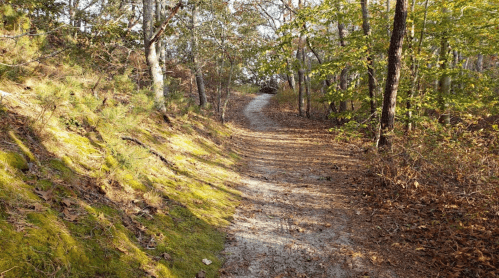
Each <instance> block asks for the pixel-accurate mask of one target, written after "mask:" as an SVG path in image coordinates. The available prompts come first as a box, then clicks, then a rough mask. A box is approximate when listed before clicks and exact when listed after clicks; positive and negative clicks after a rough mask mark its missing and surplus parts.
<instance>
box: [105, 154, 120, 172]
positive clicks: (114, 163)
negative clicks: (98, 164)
mask: <svg viewBox="0 0 499 278" xmlns="http://www.w3.org/2000/svg"><path fill="white" fill-rule="evenodd" d="M106 166H107V167H109V168H111V169H112V168H118V166H119V163H118V160H116V158H114V156H112V155H108V156H106Z"/></svg>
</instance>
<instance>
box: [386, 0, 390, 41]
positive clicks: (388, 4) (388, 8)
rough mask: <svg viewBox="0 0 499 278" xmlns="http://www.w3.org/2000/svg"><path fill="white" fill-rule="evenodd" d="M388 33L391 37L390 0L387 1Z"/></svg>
mask: <svg viewBox="0 0 499 278" xmlns="http://www.w3.org/2000/svg"><path fill="white" fill-rule="evenodd" d="M386 22H387V23H386V33H387V34H388V37H390V36H391V35H390V0H386Z"/></svg>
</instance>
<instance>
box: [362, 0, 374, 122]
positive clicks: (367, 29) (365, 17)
mask: <svg viewBox="0 0 499 278" xmlns="http://www.w3.org/2000/svg"><path fill="white" fill-rule="evenodd" d="M360 5H361V7H362V29H364V36H366V37H367V76H368V80H369V100H370V101H369V102H370V105H371V118H373V119H375V118H376V96H375V92H376V73H375V71H374V66H373V64H374V57H373V56H374V55H373V54H372V42H371V24H370V23H369V11H368V9H367V7H368V5H369V0H361V1H360Z"/></svg>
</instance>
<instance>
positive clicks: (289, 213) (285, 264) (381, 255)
mask: <svg viewBox="0 0 499 278" xmlns="http://www.w3.org/2000/svg"><path fill="white" fill-rule="evenodd" d="M253 97H254V98H253V99H251V102H249V101H250V97H248V96H246V97H241V96H239V97H236V100H235V101H234V102H235V103H234V104H233V106H235V107H233V108H232V111H238V112H236V113H235V114H233V115H231V121H233V122H235V123H236V126H237V125H239V128H236V132H235V134H234V135H233V136H234V137H235V138H234V141H235V142H236V143H235V144H236V148H237V149H238V150H239V152H240V154H241V157H242V162H241V163H242V166H241V172H242V175H243V177H244V179H243V183H242V185H241V186H240V188H239V189H240V190H241V192H242V196H243V199H242V202H241V205H240V206H239V208H238V209H237V211H236V214H235V216H234V219H233V222H232V225H231V226H230V227H229V231H228V241H227V244H226V247H225V250H224V255H225V257H226V262H225V264H224V267H223V269H222V270H221V277H280V278H284V277H421V275H422V276H426V274H428V273H426V274H423V273H418V272H417V271H416V270H410V268H411V267H408V265H410V264H412V263H411V262H410V261H404V258H403V257H399V260H398V261H397V262H395V261H393V258H392V259H391V260H392V261H390V258H389V257H390V256H386V255H385V251H387V249H390V248H389V247H388V248H386V247H384V246H376V244H366V245H364V244H362V243H363V242H366V241H371V242H372V238H371V236H370V234H371V231H372V229H373V227H375V225H374V223H370V220H372V216H373V214H372V212H371V211H368V210H365V209H364V207H363V206H362V205H361V204H359V203H358V202H357V201H355V199H356V198H353V196H352V195H354V194H356V190H355V189H356V188H357V186H359V185H360V184H361V183H364V182H369V179H367V178H365V177H366V171H365V167H364V165H363V163H362V161H361V159H360V155H361V153H362V152H361V150H360V149H359V147H357V146H355V145H351V144H340V143H337V142H335V141H334V138H333V135H332V134H330V133H328V132H326V130H327V123H324V122H321V121H311V120H307V119H304V118H300V117H297V116H296V115H292V114H291V115H284V114H282V113H277V112H278V111H275V110H272V109H265V106H266V105H268V103H269V100H270V99H271V98H272V95H257V96H253ZM248 102H249V104H248ZM279 112H282V111H279ZM284 116H285V117H284ZM373 225H374V226H373ZM378 228H379V227H378ZM374 229H375V228H374ZM373 245H374V246H373Z"/></svg>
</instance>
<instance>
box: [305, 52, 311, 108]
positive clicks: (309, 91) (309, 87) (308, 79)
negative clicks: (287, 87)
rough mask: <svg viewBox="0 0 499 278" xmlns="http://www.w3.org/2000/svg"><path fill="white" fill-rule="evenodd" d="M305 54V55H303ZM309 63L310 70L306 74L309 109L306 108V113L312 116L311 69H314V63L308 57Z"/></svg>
mask: <svg viewBox="0 0 499 278" xmlns="http://www.w3.org/2000/svg"><path fill="white" fill-rule="evenodd" d="M303 56H305V55H303ZM303 62H305V58H304V61H303ZM307 62H308V63H307V64H308V70H307V73H306V74H305V86H306V87H305V89H306V92H307V110H306V114H307V118H310V116H311V110H312V99H311V85H310V75H309V74H310V71H312V63H311V62H310V59H308V61H307Z"/></svg>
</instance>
